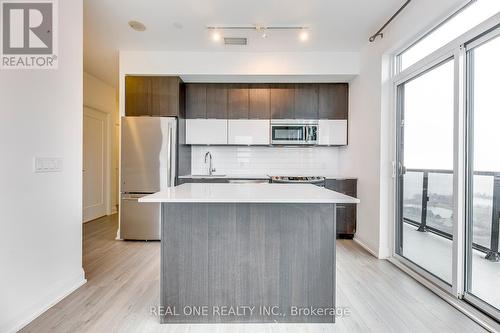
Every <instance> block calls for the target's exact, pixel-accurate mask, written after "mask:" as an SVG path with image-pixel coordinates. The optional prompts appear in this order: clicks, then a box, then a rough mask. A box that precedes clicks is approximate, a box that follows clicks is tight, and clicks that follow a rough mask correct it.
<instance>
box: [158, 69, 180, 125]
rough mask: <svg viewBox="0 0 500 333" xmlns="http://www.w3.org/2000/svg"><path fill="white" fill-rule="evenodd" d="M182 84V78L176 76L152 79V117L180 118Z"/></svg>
mask: <svg viewBox="0 0 500 333" xmlns="http://www.w3.org/2000/svg"><path fill="white" fill-rule="evenodd" d="M181 83H182V82H181V80H180V78H179V77H174V76H162V77H152V78H151V115H152V116H164V117H178V116H179V110H180V86H181Z"/></svg>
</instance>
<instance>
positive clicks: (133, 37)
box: [84, 0, 404, 86]
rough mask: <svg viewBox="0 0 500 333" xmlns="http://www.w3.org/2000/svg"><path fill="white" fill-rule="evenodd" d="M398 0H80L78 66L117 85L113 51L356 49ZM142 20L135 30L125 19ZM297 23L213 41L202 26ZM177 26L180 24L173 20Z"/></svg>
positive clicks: (237, 34)
mask: <svg viewBox="0 0 500 333" xmlns="http://www.w3.org/2000/svg"><path fill="white" fill-rule="evenodd" d="M403 2H404V0H253V1H247V0H84V68H85V70H86V71H87V72H89V73H90V74H93V75H94V76H97V77H98V78H100V79H102V80H104V81H105V82H107V83H109V84H111V85H113V86H116V84H117V81H118V51H119V50H126V51H153V50H154V51H160V50H161V51H228V52H234V51H236V52H238V51H245V52H272V51H281V52H295V51H298V52H300V51H338V52H341V51H360V50H361V48H362V47H363V46H364V45H365V44H366V43H367V41H368V37H369V36H370V35H371V34H373V33H374V32H375V31H376V30H378V28H379V27H380V26H381V25H382V24H383V23H384V22H385V21H386V20H387V19H388V18H389V17H390V16H391V15H392V14H393V13H394V12H395V11H396V10H397V9H398V8H399V7H400V6H401V5H402V3H403ZM130 20H137V21H140V22H142V23H144V24H145V25H146V27H147V30H146V31H145V32H136V31H134V30H132V29H131V28H130V27H129V26H128V21H130ZM253 24H259V25H263V26H271V25H294V26H295V25H298V26H308V27H309V28H310V30H309V33H310V38H309V40H308V41H307V42H305V43H304V42H300V41H299V39H298V33H297V32H292V31H268V37H267V38H266V39H263V38H261V37H260V34H258V33H257V32H255V31H243V32H236V31H228V32H223V35H225V36H227V37H232V36H245V37H248V45H247V46H225V45H223V44H222V43H214V42H213V41H212V39H211V38H210V32H208V31H207V29H206V26H208V25H215V26H224V25H253ZM179 27H180V28H179Z"/></svg>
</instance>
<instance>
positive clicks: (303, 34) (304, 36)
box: [299, 30, 309, 42]
mask: <svg viewBox="0 0 500 333" xmlns="http://www.w3.org/2000/svg"><path fill="white" fill-rule="evenodd" d="M299 39H300V41H301V42H305V41H307V40H308V39H309V32H307V31H305V30H303V31H301V32H300V35H299Z"/></svg>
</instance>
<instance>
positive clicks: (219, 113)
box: [207, 83, 227, 119]
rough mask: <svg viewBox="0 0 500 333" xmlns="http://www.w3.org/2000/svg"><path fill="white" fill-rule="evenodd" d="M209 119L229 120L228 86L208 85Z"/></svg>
mask: <svg viewBox="0 0 500 333" xmlns="http://www.w3.org/2000/svg"><path fill="white" fill-rule="evenodd" d="M207 119H227V86H226V85H225V84H216V83H214V84H208V85H207Z"/></svg>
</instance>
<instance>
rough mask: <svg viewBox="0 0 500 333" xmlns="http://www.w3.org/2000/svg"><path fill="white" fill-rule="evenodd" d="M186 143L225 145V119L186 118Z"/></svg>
mask: <svg viewBox="0 0 500 333" xmlns="http://www.w3.org/2000/svg"><path fill="white" fill-rule="evenodd" d="M186 144H188V145H226V144H227V119H186Z"/></svg>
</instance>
